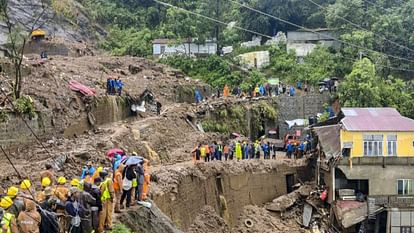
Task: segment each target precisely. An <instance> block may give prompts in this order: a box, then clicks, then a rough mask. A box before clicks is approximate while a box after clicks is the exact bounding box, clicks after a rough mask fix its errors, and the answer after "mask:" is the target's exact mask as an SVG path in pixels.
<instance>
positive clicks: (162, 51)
mask: <svg viewBox="0 0 414 233" xmlns="http://www.w3.org/2000/svg"><path fill="white" fill-rule="evenodd" d="M164 53H165V46H164V45H161V54H164Z"/></svg>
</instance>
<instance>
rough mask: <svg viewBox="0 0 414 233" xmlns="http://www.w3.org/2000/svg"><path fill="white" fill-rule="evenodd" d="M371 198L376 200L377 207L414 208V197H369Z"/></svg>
mask: <svg viewBox="0 0 414 233" xmlns="http://www.w3.org/2000/svg"><path fill="white" fill-rule="evenodd" d="M369 198H372V199H374V200H375V205H377V206H385V207H396V208H404V207H414V196H398V195H390V196H369Z"/></svg>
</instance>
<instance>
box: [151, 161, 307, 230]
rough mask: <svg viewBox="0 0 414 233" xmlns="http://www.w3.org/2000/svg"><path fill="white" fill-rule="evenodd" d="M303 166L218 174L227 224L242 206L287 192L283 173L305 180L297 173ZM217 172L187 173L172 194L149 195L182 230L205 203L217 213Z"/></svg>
mask: <svg viewBox="0 0 414 233" xmlns="http://www.w3.org/2000/svg"><path fill="white" fill-rule="evenodd" d="M301 170H305V168H304V167H289V166H287V165H279V166H278V167H277V168H276V167H274V168H273V169H271V170H266V171H265V170H264V171H261V172H253V171H247V170H246V171H244V172H240V173H239V174H231V173H230V174H229V173H227V172H226V170H223V172H222V173H221V182H222V187H223V193H222V194H223V196H224V197H225V199H226V201H227V206H228V210H229V214H230V225H233V224H235V223H236V220H237V218H238V217H239V215H240V214H241V213H242V211H243V208H244V206H246V205H262V204H264V203H267V202H270V201H272V200H273V199H274V198H276V197H278V196H281V195H284V194H286V193H287V187H286V175H290V174H294V175H295V179H297V178H298V177H300V178H301V179H305V180H306V179H307V178H308V177H306V175H305V174H304V173H303V172H301ZM216 176H217V174H211V175H210V176H208V177H207V178H199V177H195V176H192V175H188V176H186V177H185V178H183V179H182V180H181V182H180V183H179V184H178V189H177V190H176V192H175V194H172V193H164V195H157V196H153V197H152V200H154V202H155V203H156V204H157V205H158V207H159V208H160V209H161V210H162V211H163V212H164V213H165V214H166V215H167V216H168V217H170V218H171V220H172V221H173V222H174V223H175V224H176V225H177V226H178V227H179V228H180V229H181V230H183V231H186V230H187V229H188V227H189V226H190V225H191V224H192V222H193V221H194V219H195V218H196V216H197V215H198V213H199V211H200V210H201V208H202V207H204V206H205V205H209V206H212V207H214V209H215V210H216V212H217V213H220V204H219V203H220V201H219V192H220V191H219V189H218V185H217V182H216Z"/></svg>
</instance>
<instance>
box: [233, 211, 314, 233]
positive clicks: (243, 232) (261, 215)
mask: <svg viewBox="0 0 414 233" xmlns="http://www.w3.org/2000/svg"><path fill="white" fill-rule="evenodd" d="M233 232H240V233H253V232H263V233H285V232H291V233H307V232H310V231H309V230H307V229H304V228H301V226H300V224H299V223H298V222H296V221H295V219H292V218H288V219H283V218H282V217H280V216H278V214H275V213H271V212H269V211H267V210H266V209H264V208H262V207H258V206H246V207H244V212H243V214H242V215H241V216H240V217H239V223H238V224H237V225H236V227H235V228H234V229H233Z"/></svg>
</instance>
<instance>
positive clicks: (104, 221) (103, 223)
mask: <svg viewBox="0 0 414 233" xmlns="http://www.w3.org/2000/svg"><path fill="white" fill-rule="evenodd" d="M100 177H101V178H102V180H104V181H103V182H102V183H101V186H100V190H101V194H102V195H101V200H102V211H101V212H100V215H99V229H98V233H103V232H104V230H105V228H106V229H107V230H112V212H113V205H114V197H115V192H114V187H113V183H112V179H111V178H109V177H108V172H106V171H102V172H101V174H100Z"/></svg>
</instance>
